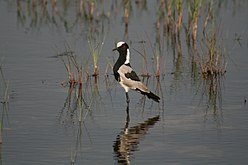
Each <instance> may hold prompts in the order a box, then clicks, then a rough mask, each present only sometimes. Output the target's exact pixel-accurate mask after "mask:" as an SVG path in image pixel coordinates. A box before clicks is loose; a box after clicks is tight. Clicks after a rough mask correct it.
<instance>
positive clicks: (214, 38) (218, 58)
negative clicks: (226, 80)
mask: <svg viewBox="0 0 248 165" xmlns="http://www.w3.org/2000/svg"><path fill="white" fill-rule="evenodd" d="M207 17H208V16H207ZM204 34H205V35H204V38H203V45H204V46H205V48H206V49H205V50H206V52H205V53H204V56H203V57H202V60H201V63H200V65H201V70H202V74H203V77H204V78H206V77H208V76H217V75H224V74H225V73H226V66H227V63H226V60H225V54H224V50H223V48H222V47H221V46H219V45H220V43H219V41H220V39H219V38H221V37H220V36H219V35H218V29H216V28H215V22H214V19H212V28H211V29H210V30H209V31H208V32H204Z"/></svg>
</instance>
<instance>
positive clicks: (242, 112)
mask: <svg viewBox="0 0 248 165" xmlns="http://www.w3.org/2000/svg"><path fill="white" fill-rule="evenodd" d="M64 2H68V4H67V6H66V5H65V4H63V3H62V2H58V4H57V7H58V9H59V11H60V16H58V14H57V15H56V14H54V13H53V12H52V9H51V8H52V7H51V3H50V2H48V7H47V8H48V13H46V14H45V15H44V13H43V12H42V8H41V7H40V6H41V5H40V4H37V6H38V7H37V10H36V13H35V12H34V13H29V12H28V5H27V2H24V1H21V6H22V13H21V16H18V12H17V2H16V1H0V20H1V22H2V23H1V25H0V34H1V37H0V60H1V65H2V68H3V73H4V75H5V79H6V80H7V82H8V83H9V96H10V100H9V108H8V111H7V112H6V111H4V110H3V107H2V108H1V111H2V112H4V113H1V114H2V116H1V117H2V126H3V131H2V132H3V143H2V144H1V151H0V152H1V157H0V158H1V164H118V162H119V163H123V164H128V163H130V164H151V163H154V164H246V163H247V162H248V158H247V155H246V151H247V149H248V143H247V135H248V129H247V125H248V107H247V103H245V100H246V99H247V98H248V93H247V89H248V75H247V72H248V67H247V63H248V56H247V52H248V21H247V19H246V18H247V16H248V11H247V7H248V3H247V2H245V1H244V2H243V1H242V2H238V1H234V2H236V3H233V2H225V3H222V5H221V6H220V8H219V10H218V13H217V14H216V16H217V19H218V20H219V24H220V25H219V26H220V27H219V29H220V31H221V32H220V34H221V37H220V41H221V42H222V46H223V47H224V48H225V52H226V53H225V54H226V60H227V61H228V64H227V72H226V74H225V76H223V77H222V78H221V80H220V88H221V90H220V91H219V92H221V93H220V95H219V98H218V99H217V104H213V103H211V101H213V100H211V99H209V95H208V90H207V89H209V88H208V87H209V86H208V85H209V83H210V82H211V81H207V83H206V82H205V83H204V81H203V80H202V79H201V78H200V76H196V78H195V79H194V77H193V78H192V76H191V74H192V73H191V68H190V65H189V63H190V59H189V54H188V52H187V47H186V44H185V43H184V44H182V49H183V53H182V58H181V59H180V60H178V61H177V60H176V59H175V57H174V56H173V51H172V50H171V49H170V46H169V47H167V46H168V45H166V44H165V45H164V47H165V55H164V56H163V59H162V60H164V63H163V65H161V71H162V76H161V79H160V81H159V84H158V83H157V79H156V78H155V77H154V76H152V77H151V78H149V79H148V80H147V85H148V86H149V87H150V89H151V90H152V91H154V92H155V93H159V95H160V96H161V98H162V100H161V103H160V104H157V103H155V102H153V101H151V100H148V99H144V97H142V96H140V94H138V93H136V92H133V91H131V92H130V98H131V103H130V109H129V111H130V114H129V117H130V119H128V116H127V115H126V102H125V95H124V92H123V89H122V88H121V87H120V86H119V85H118V84H117V83H116V82H115V80H114V77H113V75H112V70H111V68H110V69H109V70H108V71H107V72H108V74H109V76H108V78H107V79H106V78H105V76H104V74H105V69H106V67H107V65H108V63H111V65H112V64H113V63H114V61H115V60H116V59H117V53H114V52H112V49H113V47H114V43H115V42H116V41H119V40H126V41H127V42H128V43H131V44H130V47H131V58H132V63H131V64H132V66H133V68H134V69H135V70H136V71H137V72H138V73H141V72H142V69H141V68H142V67H141V65H142V64H141V63H142V62H141V60H140V59H142V56H140V55H139V53H137V51H135V50H138V51H139V52H142V48H141V43H140V42H139V41H143V40H144V41H146V42H145V47H146V52H147V54H148V55H149V54H152V50H151V48H152V46H153V45H155V44H154V43H155V39H156V36H155V35H156V34H155V33H156V29H155V21H156V9H157V2H156V1H154V2H153V1H149V2H147V3H148V4H147V5H146V8H143V9H142V8H140V6H139V5H138V4H137V3H134V2H132V12H131V14H130V17H129V24H128V33H126V34H125V26H124V22H123V21H124V20H123V4H122V3H121V2H115V1H114V2H112V1H108V2H105V1H104V4H99V5H102V6H103V8H104V11H105V13H106V15H108V14H109V15H110V16H109V19H107V18H106V19H99V20H100V21H99V22H98V23H96V22H94V23H92V24H90V23H89V22H88V21H86V20H84V18H79V19H76V18H77V17H76V13H75V8H76V9H77V5H78V3H79V2H78V1H73V2H72V1H64ZM76 2H77V3H76ZM35 16H37V19H35ZM20 17H21V18H20ZM95 17H96V16H95ZM32 18H33V19H32ZM92 31H93V33H95V36H96V37H99V38H101V37H103V36H104V35H102V34H105V41H104V45H103V48H102V52H101V56H100V58H99V68H100V76H99V78H98V82H97V85H94V78H93V77H91V78H89V79H88V80H87V81H86V79H85V80H84V82H83V94H82V98H83V99H84V101H85V102H86V104H87V106H83V111H82V112H83V114H82V116H83V122H82V123H80V122H78V119H79V118H80V115H81V114H80V110H79V108H78V107H76V106H78V103H82V104H83V105H84V102H82V101H81V102H80V101H79V102H77V99H78V98H79V97H78V96H79V89H78V87H76V88H73V89H71V90H70V89H69V87H68V86H63V85H61V84H63V83H64V82H65V81H67V72H66V69H65V68H64V65H63V63H62V61H61V60H60V59H59V58H56V55H57V54H58V53H61V52H63V51H65V49H66V47H67V46H65V45H70V47H71V49H72V50H73V51H75V52H76V54H77V55H78V56H79V57H78V61H80V62H81V61H82V63H83V64H85V63H86V64H87V63H89V64H88V65H87V67H86V68H84V69H86V70H87V69H88V70H89V72H92V68H93V66H92V65H93V64H92V60H91V57H90V55H89V53H90V51H89V46H88V42H87V37H88V36H87V35H88V34H89V33H91V32H92ZM99 40H100V39H99ZM149 40H150V41H149ZM182 40H185V39H184V36H183V35H182ZM199 40H200V39H199ZM149 42H151V44H150V43H149ZM199 42H200V41H199ZM134 49H135V50H134ZM88 59H90V60H88ZM147 59H148V64H149V65H148V69H149V72H150V73H152V74H153V65H152V62H153V59H152V57H150V56H149V57H148V58H147ZM197 74H198V73H197ZM144 81H145V82H146V79H145V80H144ZM0 82H1V86H0V87H1V89H0V98H1V101H2V100H3V95H2V94H3V93H4V90H5V87H4V83H3V79H2V77H1V81H0ZM117 144H119V145H117ZM117 146H119V150H118V149H117V148H118V147H117Z"/></svg>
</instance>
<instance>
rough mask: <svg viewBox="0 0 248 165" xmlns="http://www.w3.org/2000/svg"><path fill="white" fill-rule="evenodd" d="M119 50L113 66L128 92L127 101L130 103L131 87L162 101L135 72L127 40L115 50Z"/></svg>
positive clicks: (121, 42) (116, 75)
mask: <svg viewBox="0 0 248 165" xmlns="http://www.w3.org/2000/svg"><path fill="white" fill-rule="evenodd" d="M116 50H117V51H118V52H119V58H118V59H117V61H116V63H115V64H114V67H113V72H114V77H115V79H116V80H117V81H118V82H119V83H120V85H121V86H122V87H123V88H124V90H125V93H126V102H127V104H128V105H129V102H130V99H129V95H128V91H129V90H130V89H132V90H136V91H137V92H139V93H141V94H143V95H146V96H147V97H148V98H149V99H152V100H154V101H156V102H158V103H159V102H160V97H159V96H157V95H155V94H154V93H152V92H151V91H150V90H149V89H148V87H147V86H146V85H144V84H143V83H142V82H141V81H140V78H139V77H138V75H137V74H136V73H135V71H134V70H133V68H132V67H131V64H130V50H129V46H128V44H127V43H126V42H123V41H120V42H118V43H117V47H116V48H114V49H113V51H116Z"/></svg>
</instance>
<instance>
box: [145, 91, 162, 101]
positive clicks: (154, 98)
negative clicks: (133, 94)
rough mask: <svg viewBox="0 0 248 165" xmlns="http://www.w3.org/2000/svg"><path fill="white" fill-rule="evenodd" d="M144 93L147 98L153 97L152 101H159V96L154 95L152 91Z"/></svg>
mask: <svg viewBox="0 0 248 165" xmlns="http://www.w3.org/2000/svg"><path fill="white" fill-rule="evenodd" d="M145 95H146V96H147V97H148V98H149V99H153V100H154V101H156V102H158V103H159V101H160V97H158V96H157V95H155V94H154V93H152V92H150V93H145Z"/></svg>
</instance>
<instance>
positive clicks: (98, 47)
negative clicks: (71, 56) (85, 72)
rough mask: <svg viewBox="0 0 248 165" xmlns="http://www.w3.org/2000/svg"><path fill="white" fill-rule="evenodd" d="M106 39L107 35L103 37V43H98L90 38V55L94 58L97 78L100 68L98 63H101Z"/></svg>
mask: <svg viewBox="0 0 248 165" xmlns="http://www.w3.org/2000/svg"><path fill="white" fill-rule="evenodd" d="M105 37H106V35H104V36H103V38H102V40H101V41H99V40H98V41H96V40H94V39H93V38H92V37H89V38H88V44H89V48H90V55H91V57H92V60H93V67H94V68H93V74H92V76H93V77H95V78H96V77H97V76H98V75H99V66H98V62H99V57H100V55H101V51H102V48H103V45H104V41H105Z"/></svg>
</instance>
